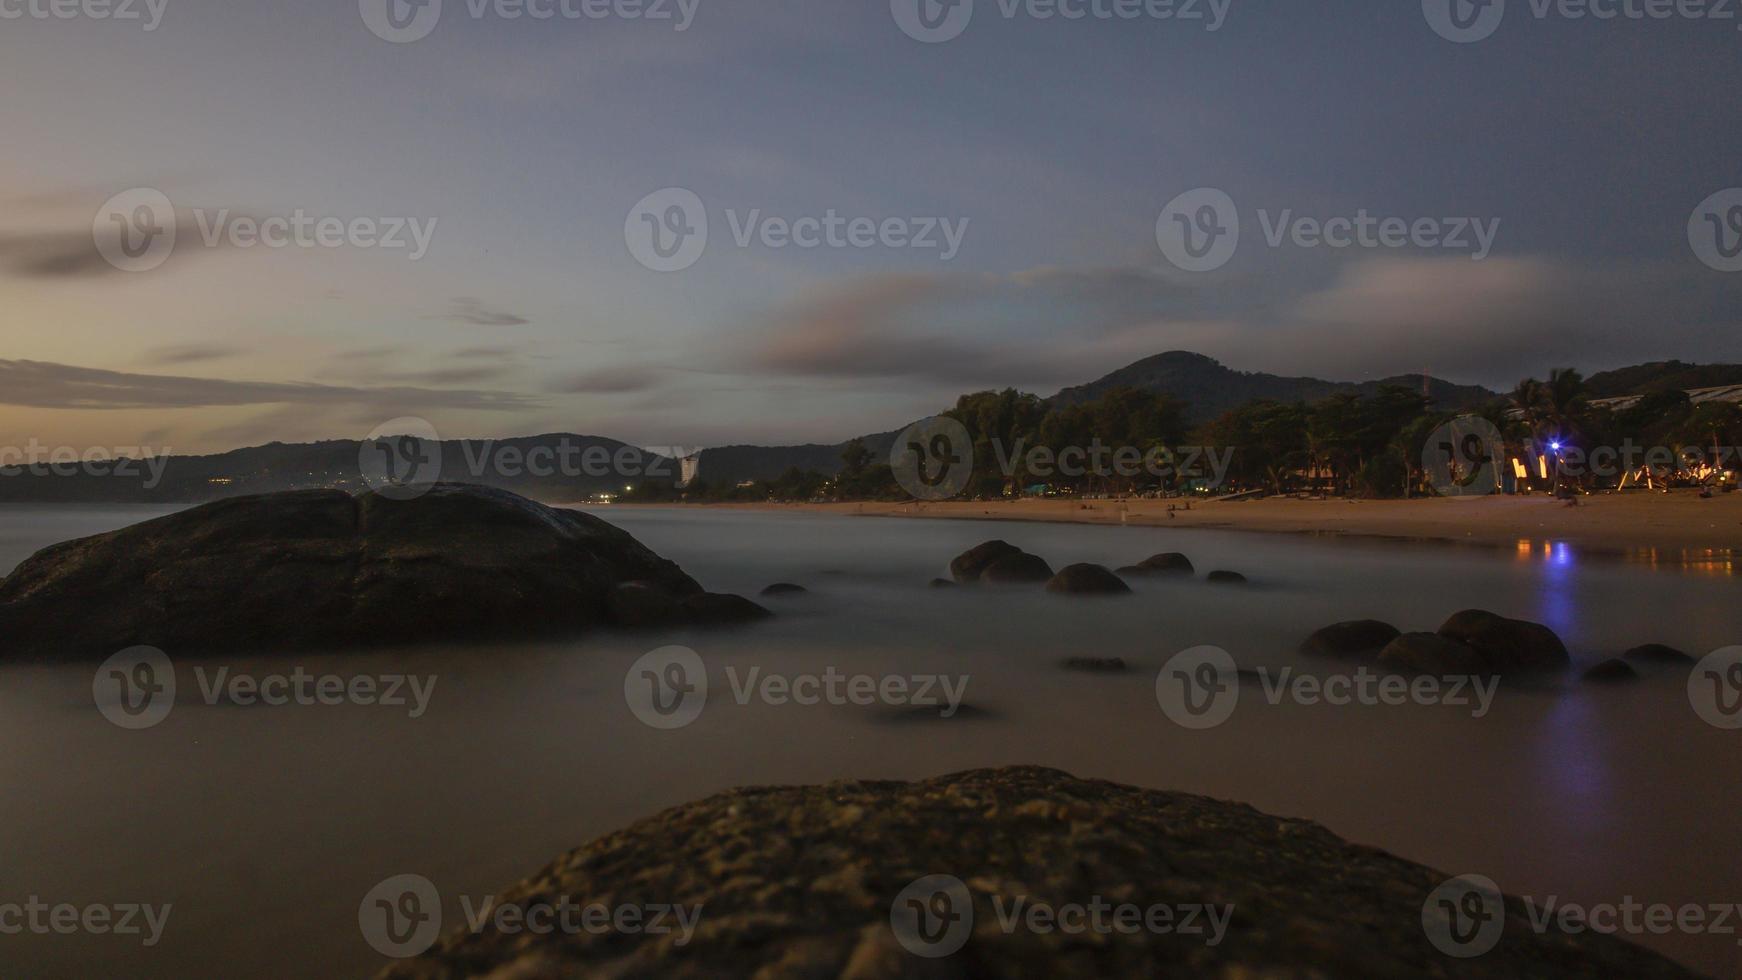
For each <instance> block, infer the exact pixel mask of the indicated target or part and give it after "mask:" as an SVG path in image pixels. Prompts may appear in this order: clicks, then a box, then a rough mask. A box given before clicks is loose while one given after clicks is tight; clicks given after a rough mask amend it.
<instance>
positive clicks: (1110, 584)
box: [1046, 564, 1131, 595]
mask: <svg viewBox="0 0 1742 980" xmlns="http://www.w3.org/2000/svg"><path fill="white" fill-rule="evenodd" d="M1046 590H1047V591H1048V592H1056V593H1060V594H1062V595H1124V594H1126V593H1128V592H1130V591H1131V586H1129V585H1126V584H1125V580H1124V579H1122V578H1120V577H1119V576H1117V575H1114V574H1113V573H1112V571H1111V570H1109V569H1108V568H1107V567H1106V566H1103V565H1087V564H1084V565H1067V566H1065V567H1064V568H1063V569H1061V570H1060V571H1059V573H1058V574H1057V575H1054V576H1053V577H1052V578H1050V579H1048V580H1047V583H1046Z"/></svg>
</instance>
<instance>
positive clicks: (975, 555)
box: [950, 541, 1022, 582]
mask: <svg viewBox="0 0 1742 980" xmlns="http://www.w3.org/2000/svg"><path fill="white" fill-rule="evenodd" d="M1020 554H1022V549H1021V548H1018V547H1017V546H1015V545H1013V544H1011V543H1009V542H1008V541H988V542H986V543H985V544H978V545H975V546H974V547H972V548H969V549H968V550H967V551H964V552H962V553H961V554H959V555H957V556H956V557H955V558H953V559H952V560H951V561H950V577H951V578H953V579H955V580H956V581H958V582H978V581H980V576H981V575H982V574H984V573H985V571H986V569H987V567H988V566H990V565H991V564H992V563H993V562H995V561H997V560H998V559H1000V558H1007V557H1009V556H1011V555H1020Z"/></svg>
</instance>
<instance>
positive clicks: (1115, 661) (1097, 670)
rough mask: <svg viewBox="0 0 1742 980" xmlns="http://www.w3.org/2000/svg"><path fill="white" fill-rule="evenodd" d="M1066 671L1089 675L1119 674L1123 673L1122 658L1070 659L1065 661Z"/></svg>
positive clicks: (1123, 660) (1123, 659) (1123, 661)
mask: <svg viewBox="0 0 1742 980" xmlns="http://www.w3.org/2000/svg"><path fill="white" fill-rule="evenodd" d="M1065 669H1066V670H1081V671H1085V672H1088V673H1091V674H1119V673H1124V671H1125V658H1123V657H1072V658H1070V659H1069V660H1066V661H1065Z"/></svg>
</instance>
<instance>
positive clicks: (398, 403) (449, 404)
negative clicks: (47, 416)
mask: <svg viewBox="0 0 1742 980" xmlns="http://www.w3.org/2000/svg"><path fill="white" fill-rule="evenodd" d="M0 404H5V405H22V406H27V407H31V408H80V409H149V408H207V407H213V406H221V405H230V406H234V405H320V406H332V405H367V406H373V407H382V408H393V409H402V408H406V409H409V408H422V409H433V408H469V409H478V410H484V411H511V410H518V409H524V408H528V407H534V406H537V405H539V404H540V401H539V400H538V399H537V398H534V397H531V396H527V395H520V394H515V393H512V392H500V391H473V390H466V389H432V388H417V387H399V386H392V387H380V388H356V387H344V386H338V385H323V384H312V383H286V382H273V381H225V380H219V379H213V378H185V377H176V376H171V375H154V374H130V373H125V372H121V371H106V370H101V369H98V368H84V367H75V366H73V365H68V364H53V363H48V362H44V361H17V360H0Z"/></svg>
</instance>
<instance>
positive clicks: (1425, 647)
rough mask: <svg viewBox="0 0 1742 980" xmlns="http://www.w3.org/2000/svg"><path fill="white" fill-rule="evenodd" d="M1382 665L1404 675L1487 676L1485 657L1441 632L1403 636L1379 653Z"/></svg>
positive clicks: (1404, 634)
mask: <svg viewBox="0 0 1742 980" xmlns="http://www.w3.org/2000/svg"><path fill="white" fill-rule="evenodd" d="M1379 665H1380V666H1381V667H1385V668H1387V669H1389V670H1394V671H1397V672H1398V673H1400V674H1432V675H1435V676H1437V677H1453V676H1457V677H1464V676H1469V675H1472V674H1487V673H1490V671H1489V670H1488V664H1487V661H1485V660H1483V659H1482V655H1481V654H1479V653H1477V652H1476V651H1474V650H1472V649H1470V648H1469V647H1467V646H1465V645H1463V644H1462V643H1459V642H1458V641H1456V640H1450V639H1447V638H1446V637H1443V636H1441V635H1439V634H1438V633H1403V634H1401V635H1399V636H1398V637H1397V638H1396V639H1394V640H1392V641H1391V642H1390V643H1387V644H1386V645H1385V649H1383V650H1381V651H1379Z"/></svg>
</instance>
